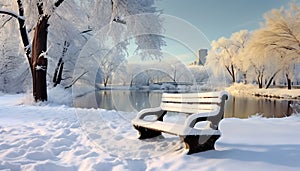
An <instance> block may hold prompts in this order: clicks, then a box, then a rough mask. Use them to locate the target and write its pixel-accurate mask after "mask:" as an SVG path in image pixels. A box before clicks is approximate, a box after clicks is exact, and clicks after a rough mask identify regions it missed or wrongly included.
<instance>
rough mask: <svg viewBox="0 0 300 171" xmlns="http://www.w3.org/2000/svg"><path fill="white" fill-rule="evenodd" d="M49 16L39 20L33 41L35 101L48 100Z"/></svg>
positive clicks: (32, 62) (32, 61)
mask: <svg viewBox="0 0 300 171" xmlns="http://www.w3.org/2000/svg"><path fill="white" fill-rule="evenodd" d="M48 19H49V17H48V16H43V17H41V19H40V20H39V21H38V23H37V25H36V27H35V32H34V38H33V42H32V58H31V64H32V71H33V72H32V79H33V80H32V81H33V82H32V83H33V97H34V99H35V101H47V79H46V76H47V65H48V60H47V57H46V51H47V35H48V32H47V29H48V26H49V24H48Z"/></svg>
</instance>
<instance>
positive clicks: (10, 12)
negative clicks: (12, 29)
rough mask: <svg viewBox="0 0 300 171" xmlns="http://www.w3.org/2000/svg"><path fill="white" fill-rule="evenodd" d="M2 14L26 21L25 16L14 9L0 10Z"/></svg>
mask: <svg viewBox="0 0 300 171" xmlns="http://www.w3.org/2000/svg"><path fill="white" fill-rule="evenodd" d="M0 14H6V15H10V16H12V17H14V18H16V19H18V20H23V21H25V18H24V17H23V16H20V15H18V14H16V13H14V12H12V11H6V10H0Z"/></svg>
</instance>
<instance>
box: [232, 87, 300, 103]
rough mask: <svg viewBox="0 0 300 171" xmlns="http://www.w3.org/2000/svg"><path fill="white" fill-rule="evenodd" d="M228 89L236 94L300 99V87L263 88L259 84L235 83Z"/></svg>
mask: <svg viewBox="0 0 300 171" xmlns="http://www.w3.org/2000/svg"><path fill="white" fill-rule="evenodd" d="M226 90H227V91H228V92H229V93H230V94H232V95H235V96H239V95H250V96H258V97H269V98H284V99H300V89H292V90H288V89H287V88H268V89H265V88H262V89H259V88H258V86H257V85H253V84H246V85H245V84H243V83H235V84H233V85H232V86H230V87H228V88H226Z"/></svg>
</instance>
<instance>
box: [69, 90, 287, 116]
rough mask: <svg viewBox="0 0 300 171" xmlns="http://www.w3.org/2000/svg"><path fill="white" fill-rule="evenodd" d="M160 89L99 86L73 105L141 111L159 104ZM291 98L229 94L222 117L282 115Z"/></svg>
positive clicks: (77, 99)
mask: <svg viewBox="0 0 300 171" xmlns="http://www.w3.org/2000/svg"><path fill="white" fill-rule="evenodd" d="M161 94H162V92H160V91H138V90H131V91H130V90H102V91H98V92H93V93H89V94H86V95H84V96H81V97H78V98H76V99H75V101H74V105H75V106H76V107H85V108H103V109H108V110H118V111H127V112H131V111H140V110H142V109H144V108H148V107H156V106H159V104H160V101H161ZM291 103H293V102H292V101H288V100H281V99H265V98H258V97H245V96H230V98H229V100H227V101H226V104H225V117H227V118H229V117H236V118H248V117H249V116H251V115H256V114H260V115H263V116H265V117H285V116H289V115H291V114H292V113H293V111H292V109H291V107H290V104H291Z"/></svg>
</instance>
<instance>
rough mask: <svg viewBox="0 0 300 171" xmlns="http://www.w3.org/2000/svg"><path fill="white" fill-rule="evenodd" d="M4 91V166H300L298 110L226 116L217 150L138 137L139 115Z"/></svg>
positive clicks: (0, 107) (0, 152)
mask: <svg viewBox="0 0 300 171" xmlns="http://www.w3.org/2000/svg"><path fill="white" fill-rule="evenodd" d="M21 102H22V95H3V96H0V170H38V171H39V170H41V171H42V170H43V171H47V170H49V171H50V170H51V171H53V170H58V171H59V170H62V171H68V170H82V171H86V170H87V171H89V170H137V171H138V170H209V171H211V170H251V171H252V170H278V171H279V170H285V171H292V170H295V171H296V170H297V171H298V170H300V163H299V158H300V116H299V115H295V116H291V117H288V118H281V119H275V118H274V119H267V118H261V117H253V118H249V119H235V118H230V119H224V120H222V122H221V125H220V130H221V131H222V137H221V138H220V139H219V140H218V141H217V143H216V148H217V150H215V151H207V152H202V153H197V154H193V155H189V156H188V155H186V154H185V152H186V151H185V149H184V148H183V145H182V144H181V143H180V142H179V138H178V137H173V136H168V135H166V136H165V138H157V139H152V140H148V141H139V140H138V139H137V138H136V137H137V135H136V131H135V130H134V129H133V128H132V126H131V124H130V119H131V118H132V117H133V116H134V113H123V112H116V111H106V110H102V109H101V110H100V109H99V110H96V109H75V108H71V107H67V106H61V105H54V104H39V105H24V104H21Z"/></svg>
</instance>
